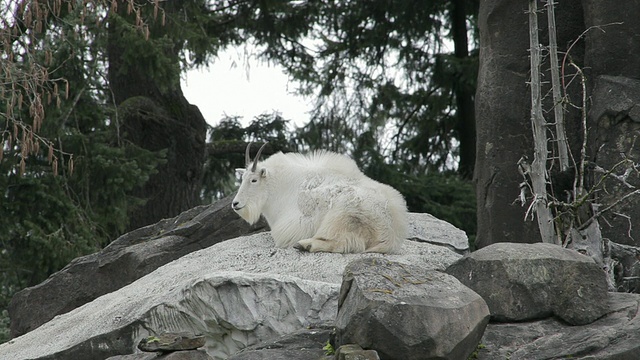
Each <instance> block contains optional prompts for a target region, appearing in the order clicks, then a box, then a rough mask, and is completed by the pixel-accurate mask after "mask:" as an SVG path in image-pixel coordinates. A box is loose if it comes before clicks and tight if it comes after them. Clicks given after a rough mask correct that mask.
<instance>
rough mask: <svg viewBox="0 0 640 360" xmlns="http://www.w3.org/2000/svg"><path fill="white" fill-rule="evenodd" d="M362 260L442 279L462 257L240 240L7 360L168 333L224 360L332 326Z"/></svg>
mask: <svg viewBox="0 0 640 360" xmlns="http://www.w3.org/2000/svg"><path fill="white" fill-rule="evenodd" d="M451 228H453V227H451ZM439 235H440V234H438V233H434V232H432V233H429V234H425V235H424V237H426V238H435V237H438V236H439ZM358 258H389V259H393V260H394V261H397V262H399V263H403V264H406V265H409V264H413V265H419V266H422V267H424V268H425V269H444V268H445V267H446V266H448V265H450V264H451V263H453V262H454V261H455V260H457V259H459V258H460V255H458V254H456V253H455V252H453V251H451V250H449V249H448V248H446V247H444V246H436V245H431V244H428V243H418V242H414V241H408V242H406V243H405V245H404V246H403V250H402V253H401V254H399V255H382V254H346V255H345V254H333V253H317V254H309V253H301V252H298V251H297V250H295V249H293V248H287V249H278V248H275V247H274V243H273V239H272V238H271V236H270V234H269V233H262V234H256V235H252V236H248V237H241V238H237V239H233V240H229V241H226V242H223V243H219V244H216V245H213V246H211V247H209V248H206V249H203V250H199V251H196V252H193V253H191V254H188V255H185V256H183V257H182V258H180V259H178V260H175V261H173V262H171V263H169V264H166V265H164V266H162V267H160V268H158V269H157V270H156V271H154V272H152V273H151V274H148V275H146V276H144V277H142V278H140V279H138V280H137V281H135V282H133V283H131V284H129V285H127V286H125V287H123V288H121V289H120V290H118V291H115V292H112V293H109V294H106V295H103V296H101V297H99V298H97V299H95V300H94V301H92V302H90V303H87V304H85V305H84V306H81V307H79V308H77V309H75V310H73V311H71V312H69V313H66V314H62V315H59V316H57V317H56V318H54V319H53V320H51V321H49V322H48V323H46V324H44V325H42V326H41V327H39V328H37V329H36V330H33V331H31V332H29V333H27V334H25V335H23V336H21V337H18V338H16V339H13V340H11V341H10V342H8V343H5V344H2V345H0V358H4V357H5V356H6V357H8V358H11V359H16V360H19V359H43V358H47V359H104V358H107V357H109V356H113V355H126V354H131V353H134V352H135V346H136V345H137V344H138V342H139V341H140V339H142V338H145V337H147V336H150V335H154V334H158V333H163V332H191V333H195V334H203V335H205V337H206V338H207V343H206V345H205V349H206V350H207V353H208V354H209V355H210V356H212V357H214V358H218V359H221V358H226V357H227V356H229V355H231V354H234V353H235V352H237V351H238V350H240V349H242V348H244V347H246V346H248V345H252V344H255V343H257V342H260V341H264V340H267V339H270V338H273V337H277V336H281V335H284V334H288V333H291V332H294V331H296V330H299V329H301V328H303V327H305V326H308V325H310V324H313V323H318V322H326V321H332V320H333V319H334V318H335V314H336V312H337V298H338V292H339V286H340V283H341V280H342V272H343V270H344V268H345V266H346V265H347V263H349V262H350V261H352V260H354V259H358ZM42 339H47V341H42Z"/></svg>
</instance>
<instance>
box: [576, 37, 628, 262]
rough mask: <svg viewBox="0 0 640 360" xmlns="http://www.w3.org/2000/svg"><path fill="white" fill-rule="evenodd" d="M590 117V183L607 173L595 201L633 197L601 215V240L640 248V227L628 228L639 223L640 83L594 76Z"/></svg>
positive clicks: (618, 78) (609, 202)
mask: <svg viewBox="0 0 640 360" xmlns="http://www.w3.org/2000/svg"><path fill="white" fill-rule="evenodd" d="M639 31H640V29H639ZM636 36H640V32H639V33H638V34H637V35H636ZM602 66H604V65H602ZM638 75H640V73H638ZM589 116H590V118H591V120H592V121H593V122H594V125H593V126H592V131H591V136H592V138H593V141H592V142H593V146H592V148H591V153H592V154H593V155H594V157H593V159H594V161H595V163H596V164H597V167H596V168H595V171H594V181H595V182H598V181H599V179H601V178H605V175H606V172H607V171H609V170H612V174H611V175H608V176H607V177H606V180H605V181H604V186H605V188H606V191H601V192H599V199H598V202H599V203H602V204H614V203H615V202H616V201H617V199H621V198H623V197H625V196H627V195H628V194H631V193H633V192H634V191H635V192H636V195H633V196H629V197H627V198H626V200H625V201H623V202H621V203H619V204H618V205H616V206H615V207H614V208H613V209H612V210H611V211H608V212H606V213H604V214H603V220H601V221H600V225H601V227H602V229H601V231H602V235H603V237H604V238H607V239H612V240H613V241H615V242H617V243H620V244H624V245H631V246H636V247H637V246H640V228H639V227H638V226H633V225H632V224H634V223H637V221H638V219H640V190H638V189H639V188H640V173H638V171H637V169H635V168H634V167H633V164H634V163H635V164H639V163H640V144H639V143H638V138H639V137H640V80H637V79H630V78H627V77H622V76H599V77H598V78H597V79H596V80H595V87H594V89H593V104H592V107H591V111H590V113H589ZM636 166H637V165H636ZM628 269H629V268H626V270H627V271H628Z"/></svg>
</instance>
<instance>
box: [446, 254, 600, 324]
mask: <svg viewBox="0 0 640 360" xmlns="http://www.w3.org/2000/svg"><path fill="white" fill-rule="evenodd" d="M446 272H447V273H448V274H451V275H453V276H455V277H456V278H457V279H458V280H460V281H461V282H462V283H463V284H465V285H466V286H468V287H470V288H471V289H473V290H474V291H476V292H477V293H478V294H480V295H481V296H482V297H483V298H484V299H485V300H486V302H487V305H489V310H490V311H491V318H492V320H496V321H503V322H507V321H528V320H535V319H542V318H545V317H549V316H552V315H555V316H557V317H558V318H560V319H562V320H564V321H566V322H567V323H569V324H572V325H584V324H588V323H591V322H593V321H595V320H596V319H598V318H600V317H602V316H603V315H604V314H606V313H607V311H608V309H607V306H606V304H607V301H608V296H609V293H608V292H607V281H606V275H605V273H604V271H603V270H602V269H600V267H598V266H597V265H596V263H595V262H594V260H593V259H592V258H590V257H588V256H585V255H582V254H580V253H578V252H577V251H574V250H569V249H565V248H562V247H561V246H558V245H553V244H543V243H537V244H517V243H497V244H493V245H490V246H487V247H485V248H482V249H480V250H478V251H476V252H473V253H471V254H469V255H466V256H464V257H463V258H462V259H460V260H459V261H457V262H455V263H454V264H452V265H451V266H449V268H447V270H446Z"/></svg>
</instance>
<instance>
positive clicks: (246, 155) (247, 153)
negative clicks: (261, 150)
mask: <svg viewBox="0 0 640 360" xmlns="http://www.w3.org/2000/svg"><path fill="white" fill-rule="evenodd" d="M250 152H251V141H249V143H248V144H247V150H245V151H244V163H245V166H249V163H250V162H251V158H250V155H251V154H250Z"/></svg>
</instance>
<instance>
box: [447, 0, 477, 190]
mask: <svg viewBox="0 0 640 360" xmlns="http://www.w3.org/2000/svg"><path fill="white" fill-rule="evenodd" d="M465 4H466V0H454V1H453V8H452V11H451V30H452V34H453V43H454V55H455V57H456V58H458V59H459V60H465V59H467V58H468V57H469V48H468V43H469V39H468V37H467V8H466V5H465ZM455 96H456V105H457V110H456V111H457V112H456V116H457V123H456V131H457V132H458V139H459V140H460V164H459V166H458V172H459V173H460V175H461V176H462V177H464V178H467V179H471V178H473V169H474V166H475V161H476V118H475V112H474V109H473V92H472V91H471V89H470V88H469V86H467V84H465V83H464V82H463V81H459V82H458V84H456V88H455Z"/></svg>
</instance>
